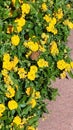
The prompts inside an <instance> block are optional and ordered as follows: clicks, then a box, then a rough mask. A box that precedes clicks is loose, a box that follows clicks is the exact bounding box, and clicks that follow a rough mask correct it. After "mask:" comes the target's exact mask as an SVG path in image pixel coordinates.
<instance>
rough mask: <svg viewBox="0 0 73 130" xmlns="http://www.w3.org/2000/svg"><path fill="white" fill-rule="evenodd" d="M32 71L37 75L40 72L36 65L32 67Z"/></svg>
mask: <svg viewBox="0 0 73 130" xmlns="http://www.w3.org/2000/svg"><path fill="white" fill-rule="evenodd" d="M30 71H32V72H34V73H36V72H37V71H38V68H37V66H35V65H32V66H30Z"/></svg>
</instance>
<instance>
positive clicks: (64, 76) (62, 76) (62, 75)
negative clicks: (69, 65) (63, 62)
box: [60, 71, 66, 79]
mask: <svg viewBox="0 0 73 130" xmlns="http://www.w3.org/2000/svg"><path fill="white" fill-rule="evenodd" d="M60 77H61V79H64V78H66V71H63V73H61V74H60Z"/></svg>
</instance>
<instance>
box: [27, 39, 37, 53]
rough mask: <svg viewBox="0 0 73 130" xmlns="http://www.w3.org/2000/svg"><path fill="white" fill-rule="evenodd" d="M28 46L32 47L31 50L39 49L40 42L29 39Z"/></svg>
mask: <svg viewBox="0 0 73 130" xmlns="http://www.w3.org/2000/svg"><path fill="white" fill-rule="evenodd" d="M27 46H28V48H29V49H30V50H32V51H38V49H39V45H38V43H37V42H35V43H34V42H33V41H29V42H28V43H27Z"/></svg>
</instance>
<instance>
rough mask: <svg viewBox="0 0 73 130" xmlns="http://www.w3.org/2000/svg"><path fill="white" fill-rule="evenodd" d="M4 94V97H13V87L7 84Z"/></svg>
mask: <svg viewBox="0 0 73 130" xmlns="http://www.w3.org/2000/svg"><path fill="white" fill-rule="evenodd" d="M5 94H6V97H8V98H12V97H14V96H15V90H14V88H12V87H11V86H8V88H7V92H6V93H5Z"/></svg>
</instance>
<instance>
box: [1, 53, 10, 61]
mask: <svg viewBox="0 0 73 130" xmlns="http://www.w3.org/2000/svg"><path fill="white" fill-rule="evenodd" d="M9 60H10V55H9V53H5V54H4V55H3V61H9Z"/></svg>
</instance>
